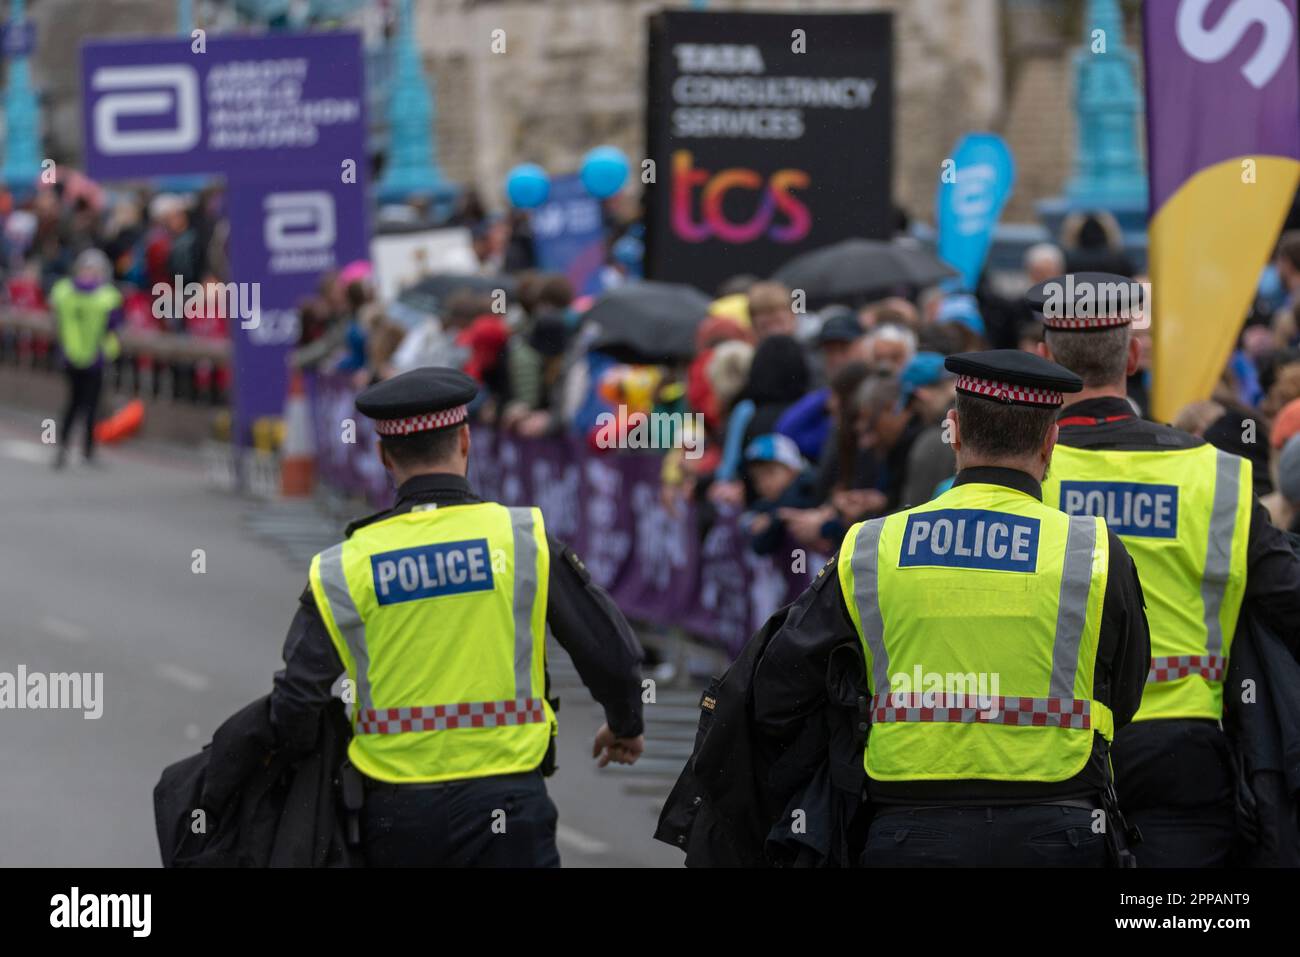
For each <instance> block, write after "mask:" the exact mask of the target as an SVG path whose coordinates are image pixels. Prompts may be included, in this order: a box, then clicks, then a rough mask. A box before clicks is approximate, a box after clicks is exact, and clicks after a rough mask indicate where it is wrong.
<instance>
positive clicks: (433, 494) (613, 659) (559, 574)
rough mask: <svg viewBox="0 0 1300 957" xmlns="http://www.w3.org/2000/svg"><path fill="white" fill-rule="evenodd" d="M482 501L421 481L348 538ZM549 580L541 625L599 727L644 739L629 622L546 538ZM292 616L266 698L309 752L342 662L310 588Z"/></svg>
mask: <svg viewBox="0 0 1300 957" xmlns="http://www.w3.org/2000/svg"><path fill="white" fill-rule="evenodd" d="M480 501H482V499H480V498H479V497H478V496H476V495H475V494H474V493H473V492H472V491H471V490H470V487H469V483H468V482H467V481H466V480H465V479H464V478H463V477H461V476H459V475H451V474H446V473H439V474H429V475H419V476H416V477H414V478H412V479H409V480H408V481H406V482H403V483H402V486H401V487H400V488H399V489H398V490H397V502H396V504H395V505H394V506H393V507H392V508H390V509H387V510H385V511H383V512H379V513H378V514H376V515H372V516H370V517H368V518H364V519H361V520H359V521H356V522H353V523H352V524H351V525H349V526H348V529H347V535H348V536H351V534H352V532H353V531H355V530H356V529H358V528H360V527H362V526H363V525H368V524H370V523H372V522H377V521H380V520H382V519H385V518H388V517H389V516H392V515H400V514H402V513H404V512H409V511H410V510H411V509H412V508H413V507H414V506H416V505H422V504H437V505H440V506H444V507H446V506H453V505H469V504H473V503H477V502H480ZM547 541H548V543H549V545H550V552H551V562H550V568H551V573H550V581H549V592H548V597H547V604H546V624H547V626H548V627H549V629H550V631H551V632H552V634H554V635H555V638H556V640H558V641H559V643H560V645H561V646H563V648H564V650H565V651H567V652H568V653H569V656H570V657H571V658H572V659H573V663H574V666H575V667H576V668H577V670H578V675H579V676H580V677H581V678H582V680H583V683H584V684H586V686H587V688H588V689H590V691H591V693H592V695H593V696H594V697H595V699H596V700H597V701H599V702H600V704H601V705H602V706H603V707H604V709H605V720H606V721H607V722H608V723H609V726H610V729H611V730H612V731H613V732H614V733H615V734H616V735H618V736H620V737H635V736H637V735H639V734H640V733H641V732H642V729H643V723H642V713H641V671H640V664H641V660H642V656H643V652H642V650H641V644H640V642H638V641H637V638H636V635H635V634H634V633H633V631H632V628H631V626H630V625H629V624H628V622H627V619H626V618H624V617H623V614H622V612H620V611H619V610H618V607H617V606H616V605H615V604H614V602H613V600H612V599H611V598H610V597H609V595H608V594H607V593H606V592H605V590H604V589H602V588H601V587H600V586H599V585H597V584H596V583H595V582H593V581H592V580H591V576H590V574H588V572H587V569H586V567H585V566H584V565H583V564H582V561H581V560H580V559H579V558H578V556H577V555H575V554H574V553H573V552H572V551H571V550H570V549H569V548H567V547H566V546H564V545H562V544H560V543H559V542H557V541H555V540H554V539H553V538H550V537H549V536H548V538H547ZM298 601H299V606H298V611H297V614H296V615H295V616H294V619H293V622H292V624H290V626H289V634H288V637H287V638H285V641H284V663H285V667H284V669H283V670H282V671H278V672H276V675H275V686H274V690H273V691H272V692H271V723H272V725H273V726H274V728H275V732H276V735H277V738H278V740H279V741H280V742H281V743H282V744H283V745H284V746H286V747H289V748H291V749H296V750H299V749H300V750H306V749H309V748H311V747H312V744H313V742H314V740H315V735H316V728H317V713H318V712H319V711H320V709H321V708H322V707H324V706H325V705H326V704H328V703H329V701H330V688H331V686H332V685H333V684H334V681H335V679H337V678H338V676H339V675H340V674H342V673H343V670H344V669H343V663H342V662H341V661H340V660H339V656H338V652H337V651H335V649H334V644H333V642H331V641H330V637H329V633H328V632H327V631H326V630H325V625H324V623H323V622H322V621H321V618H320V613H319V612H318V611H317V609H316V601H315V599H314V598H313V597H312V593H311V587H310V586H308V587H307V589H306V590H305V591H303V593H302V596H301V597H300V598H299V600H298Z"/></svg>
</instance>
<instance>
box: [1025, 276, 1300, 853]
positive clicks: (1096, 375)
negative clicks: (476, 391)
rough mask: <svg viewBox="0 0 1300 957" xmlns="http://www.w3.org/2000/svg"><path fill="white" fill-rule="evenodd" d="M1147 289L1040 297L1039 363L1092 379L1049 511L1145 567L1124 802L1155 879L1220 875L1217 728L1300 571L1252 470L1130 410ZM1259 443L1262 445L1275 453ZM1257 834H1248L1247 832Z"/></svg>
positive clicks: (1222, 765)
mask: <svg viewBox="0 0 1300 957" xmlns="http://www.w3.org/2000/svg"><path fill="white" fill-rule="evenodd" d="M1141 291H1142V287H1141V286H1140V285H1138V284H1133V283H1130V281H1129V280H1128V279H1127V278H1125V277H1124V276H1117V275H1111V274H1108V273H1076V274H1072V275H1069V276H1059V277H1056V278H1055V279H1049V280H1047V281H1045V282H1043V283H1040V284H1039V285H1037V286H1035V287H1034V288H1033V289H1031V290H1030V291H1029V294H1028V301H1029V304H1030V305H1031V307H1032V308H1033V309H1035V310H1036V311H1037V312H1038V313H1039V314H1040V315H1041V316H1042V321H1043V324H1044V342H1043V345H1042V347H1041V351H1042V354H1043V355H1045V356H1047V357H1049V358H1051V359H1054V360H1055V361H1056V362H1059V363H1060V364H1061V365H1063V366H1065V367H1066V368H1068V369H1071V370H1073V371H1074V372H1075V373H1077V374H1078V375H1079V376H1080V377H1081V378H1082V379H1083V385H1084V388H1083V391H1082V392H1080V393H1079V395H1078V396H1076V397H1075V398H1074V399H1073V401H1071V402H1070V403H1069V404H1068V405H1067V406H1065V408H1064V409H1062V410H1061V417H1060V419H1059V420H1058V422H1057V424H1058V425H1059V426H1060V429H1061V442H1060V445H1058V446H1057V449H1056V455H1055V457H1054V458H1053V459H1052V476H1051V478H1050V479H1049V480H1048V482H1047V483H1046V484H1044V486H1043V501H1044V502H1046V503H1047V504H1049V505H1052V506H1055V507H1059V508H1061V509H1063V510H1064V511H1065V512H1067V513H1069V514H1071V515H1100V516H1104V517H1105V519H1106V523H1107V524H1108V525H1109V526H1110V528H1111V530H1112V531H1114V532H1116V533H1118V534H1119V536H1120V538H1121V539H1122V540H1123V542H1124V544H1125V546H1126V547H1127V548H1128V550H1129V552H1130V553H1131V554H1132V556H1133V560H1134V561H1135V562H1136V563H1137V567H1138V572H1139V573H1140V574H1141V576H1142V589H1143V591H1144V592H1145V594H1146V602H1147V615H1148V617H1149V619H1150V622H1151V656H1152V657H1151V665H1150V671H1149V673H1148V675H1147V679H1146V691H1145V693H1144V694H1143V697H1142V708H1141V710H1139V711H1138V713H1137V716H1136V718H1135V719H1134V722H1133V724H1132V725H1131V726H1130V727H1128V728H1127V729H1125V731H1124V732H1123V733H1122V734H1121V735H1120V736H1119V737H1118V738H1117V739H1116V742H1115V769H1116V778H1117V781H1118V784H1117V787H1118V790H1119V796H1120V801H1121V803H1122V804H1123V806H1124V809H1125V811H1126V812H1128V813H1129V815H1130V817H1131V818H1132V819H1133V821H1134V823H1135V824H1136V825H1137V826H1138V828H1139V829H1140V830H1141V832H1142V843H1141V844H1140V845H1138V847H1137V848H1136V851H1135V852H1136V854H1137V857H1138V861H1139V863H1140V864H1141V865H1142V866H1144V867H1222V866H1224V865H1225V864H1227V863H1228V861H1229V855H1230V852H1231V851H1232V846H1233V841H1234V836H1235V834H1236V830H1237V820H1236V816H1237V808H1238V806H1241V807H1249V806H1250V805H1251V804H1252V803H1254V802H1253V801H1249V800H1247V801H1239V800H1238V799H1237V788H1238V786H1239V783H1240V784H1241V786H1243V787H1247V786H1248V785H1246V784H1245V783H1244V779H1243V781H1241V782H1239V780H1238V776H1237V775H1236V774H1235V773H1234V759H1233V756H1232V754H1231V749H1230V746H1229V742H1228V739H1227V736H1226V735H1225V734H1224V732H1223V728H1222V725H1221V720H1222V718H1223V715H1224V676H1225V675H1226V673H1227V668H1228V659H1229V655H1230V653H1231V649H1232V640H1233V634H1234V632H1235V631H1236V628H1237V621H1238V618H1239V616H1240V613H1241V611H1242V608H1243V605H1247V603H1248V607H1249V609H1250V611H1251V612H1252V613H1254V614H1257V615H1260V616H1262V619H1263V620H1264V621H1266V622H1268V623H1269V624H1270V625H1272V626H1273V627H1274V629H1275V630H1276V632H1277V633H1278V634H1279V635H1282V636H1289V635H1290V634H1291V633H1293V632H1294V630H1295V624H1296V622H1297V621H1300V562H1298V561H1297V560H1296V556H1295V553H1294V552H1293V551H1292V549H1291V547H1290V545H1289V544H1288V543H1287V540H1286V537H1285V534H1284V533H1283V532H1281V531H1280V530H1279V529H1277V528H1275V527H1274V526H1273V525H1272V524H1271V523H1270V521H1269V517H1268V512H1267V511H1266V510H1265V508H1264V507H1263V506H1262V505H1261V504H1260V503H1259V501H1258V500H1257V499H1256V498H1255V496H1254V492H1253V488H1252V479H1253V476H1252V474H1251V463H1250V462H1249V461H1248V460H1247V459H1244V458H1241V457H1239V456H1236V455H1232V454H1230V453H1228V452H1225V451H1220V450H1219V449H1216V448H1215V447H1214V446H1213V445H1210V444H1208V443H1207V442H1205V441H1204V440H1202V439H1200V438H1197V437H1196V436H1193V435H1189V434H1187V433H1186V432H1181V431H1179V430H1178V429H1174V428H1171V427H1169V426H1166V425H1159V424H1156V423H1154V422H1148V421H1146V420H1144V419H1142V418H1141V416H1140V415H1138V413H1137V411H1136V409H1135V408H1134V406H1133V405H1132V404H1130V402H1129V401H1128V399H1127V388H1126V387H1127V382H1128V380H1129V378H1130V377H1131V376H1135V375H1136V374H1137V373H1138V370H1139V364H1140V360H1141V349H1140V346H1139V343H1138V342H1137V340H1136V339H1135V337H1134V336H1133V335H1132V323H1133V320H1134V319H1135V318H1137V317H1139V316H1142V315H1143V310H1142V306H1143V303H1142V301H1141ZM1264 440H1265V439H1264V437H1263V436H1261V437H1260V441H1264ZM1247 830H1251V828H1249V827H1248V828H1247Z"/></svg>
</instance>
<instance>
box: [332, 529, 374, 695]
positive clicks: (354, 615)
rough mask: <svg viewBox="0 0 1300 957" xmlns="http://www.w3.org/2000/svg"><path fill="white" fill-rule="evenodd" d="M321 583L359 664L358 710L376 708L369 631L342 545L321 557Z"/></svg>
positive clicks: (341, 633)
mask: <svg viewBox="0 0 1300 957" xmlns="http://www.w3.org/2000/svg"><path fill="white" fill-rule="evenodd" d="M320 583H321V586H322V587H323V588H324V589H325V600H326V601H328V602H329V606H330V613H331V614H333V616H334V624H335V625H336V626H337V627H338V630H339V634H340V635H342V636H343V642H344V644H346V645H347V646H348V652H349V653H350V654H351V655H352V660H353V662H354V663H355V664H356V670H357V706H358V707H360V708H373V707H374V706H375V705H374V702H373V701H372V700H371V697H370V656H369V655H367V654H366V629H365V625H363V624H362V623H361V613H360V612H358V611H357V606H356V604H355V603H354V602H353V601H352V592H351V590H350V589H349V588H348V580H347V577H346V576H345V575H344V574H343V543H342V542H340V543H339V544H337V545H335V546H334V547H333V548H329V549H326V550H325V551H323V552H321V553H320Z"/></svg>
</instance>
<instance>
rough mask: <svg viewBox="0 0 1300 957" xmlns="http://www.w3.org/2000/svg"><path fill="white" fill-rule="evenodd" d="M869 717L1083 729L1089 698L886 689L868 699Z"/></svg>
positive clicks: (1088, 721) (1089, 708)
mask: <svg viewBox="0 0 1300 957" xmlns="http://www.w3.org/2000/svg"><path fill="white" fill-rule="evenodd" d="M871 720H872V721H873V722H875V723H876V724H887V723H890V722H895V721H947V722H956V723H959V724H1012V725H1024V726H1026V727H1037V728H1077V729H1081V730H1084V731H1086V730H1088V729H1090V728H1091V727H1092V702H1091V701H1089V700H1088V699H1086V698H1018V697H1004V696H1002V695H989V696H985V697H981V696H980V695H977V694H964V693H961V692H958V693H948V692H943V691H936V692H929V691H887V692H885V693H884V694H878V695H876V696H875V697H874V698H872V699H871Z"/></svg>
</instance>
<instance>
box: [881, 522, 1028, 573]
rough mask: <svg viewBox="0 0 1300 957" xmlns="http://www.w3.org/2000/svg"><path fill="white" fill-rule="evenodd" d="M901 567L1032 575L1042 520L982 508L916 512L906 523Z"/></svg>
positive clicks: (900, 561) (900, 558)
mask: <svg viewBox="0 0 1300 957" xmlns="http://www.w3.org/2000/svg"><path fill="white" fill-rule="evenodd" d="M898 564H899V567H900V568H906V567H908V566H920V565H942V566H946V567H948V568H987V569H992V570H995V571H1008V572H1032V571H1034V569H1035V568H1037V567H1038V519H1036V518H1027V517H1026V516H1024V515H1013V514H1011V513H1009V512H993V511H988V510H986V509H978V508H941V509H935V510H934V511H928V512H916V513H913V514H911V515H909V516H908V517H907V527H906V528H905V529H904V530H903V549H902V554H901V555H900V556H899V558H898Z"/></svg>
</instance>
